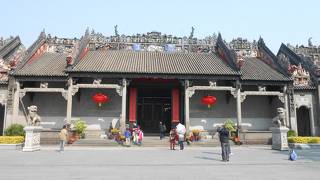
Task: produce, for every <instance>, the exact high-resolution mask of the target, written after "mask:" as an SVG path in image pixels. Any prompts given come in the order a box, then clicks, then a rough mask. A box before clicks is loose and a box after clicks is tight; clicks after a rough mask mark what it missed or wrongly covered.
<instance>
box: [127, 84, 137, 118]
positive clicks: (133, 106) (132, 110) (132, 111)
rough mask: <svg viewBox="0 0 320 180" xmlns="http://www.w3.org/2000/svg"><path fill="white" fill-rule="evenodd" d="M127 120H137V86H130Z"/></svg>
mask: <svg viewBox="0 0 320 180" xmlns="http://www.w3.org/2000/svg"><path fill="white" fill-rule="evenodd" d="M129 104H130V107H129V122H130V123H134V122H136V121H137V88H130V102H129Z"/></svg>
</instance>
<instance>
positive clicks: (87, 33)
mask: <svg viewBox="0 0 320 180" xmlns="http://www.w3.org/2000/svg"><path fill="white" fill-rule="evenodd" d="M84 35H85V36H87V35H89V27H87V29H86V32H85V33H84Z"/></svg>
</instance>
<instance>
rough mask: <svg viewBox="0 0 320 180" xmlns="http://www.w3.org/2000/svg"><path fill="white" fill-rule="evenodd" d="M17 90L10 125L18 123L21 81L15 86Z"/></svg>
mask: <svg viewBox="0 0 320 180" xmlns="http://www.w3.org/2000/svg"><path fill="white" fill-rule="evenodd" d="M15 86H16V90H15V92H14V96H13V108H12V118H11V121H10V125H11V124H13V123H15V122H17V120H18V117H19V101H20V96H19V94H20V83H19V81H17V82H16V84H15Z"/></svg>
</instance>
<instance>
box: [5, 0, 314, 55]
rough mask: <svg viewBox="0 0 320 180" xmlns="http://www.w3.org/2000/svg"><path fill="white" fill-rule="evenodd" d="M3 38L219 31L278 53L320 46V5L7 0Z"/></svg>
mask: <svg viewBox="0 0 320 180" xmlns="http://www.w3.org/2000/svg"><path fill="white" fill-rule="evenodd" d="M0 20H1V21H0V36H5V37H8V36H10V35H19V36H20V38H21V39H22V42H23V43H24V44H25V45H26V46H29V45H31V43H32V42H33V41H34V40H35V39H36V38H37V36H38V35H39V33H40V31H41V30H42V29H45V31H46V33H50V34H51V35H53V36H58V37H70V38H73V37H80V36H81V35H83V34H84V31H85V29H86V27H90V28H93V29H95V31H97V32H101V33H103V34H104V35H111V34H113V33H114V30H113V27H114V25H115V24H117V25H118V30H119V33H120V34H130V35H131V34H135V33H145V32H149V31H153V30H156V31H160V32H163V33H166V34H172V35H177V36H184V35H186V36H188V35H189V34H190V31H191V26H194V27H195V33H194V36H196V37H200V38H202V37H205V36H207V35H210V34H212V33H214V32H216V33H217V32H220V33H221V34H222V37H223V38H224V39H226V40H227V41H230V40H232V39H233V38H236V37H239V36H241V37H244V38H247V39H248V40H250V41H251V40H253V39H258V38H259V36H261V37H262V38H264V41H265V43H266V44H267V45H268V46H269V47H270V49H271V50H272V51H273V52H275V53H276V52H277V51H278V48H279V47H280V44H281V43H282V42H284V43H290V44H293V45H296V44H307V41H308V38H309V37H313V39H312V40H313V44H315V45H320V1H317V0H304V1H302V0H291V1H290V0H282V1H281V0H264V1H258V0H219V1H216V0H211V1H210V0H161V1H160V0H149V1H147V0H109V1H107V0H105V1H103V0H51V1H44V0H42V1H41V0H32V1H31V0H29V1H27V0H20V1H19V0H10V1H9V0H7V1H4V2H1V13H0Z"/></svg>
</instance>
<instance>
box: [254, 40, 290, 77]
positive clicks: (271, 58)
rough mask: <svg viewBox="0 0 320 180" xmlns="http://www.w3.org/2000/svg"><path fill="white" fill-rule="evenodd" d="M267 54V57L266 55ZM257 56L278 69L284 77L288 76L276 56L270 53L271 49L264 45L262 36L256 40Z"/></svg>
mask: <svg viewBox="0 0 320 180" xmlns="http://www.w3.org/2000/svg"><path fill="white" fill-rule="evenodd" d="M267 56H268V57H267ZM258 58H259V59H261V60H262V61H264V62H265V63H266V64H268V65H269V66H271V67H272V68H274V69H275V70H277V71H279V72H280V73H282V74H283V75H284V76H286V77H290V75H289V73H288V72H287V71H286V69H283V67H282V66H281V65H280V64H279V62H278V58H277V57H276V56H275V55H274V54H273V53H272V51H271V50H270V49H269V48H268V47H267V46H266V44H265V42H264V40H263V38H262V37H261V36H260V38H259V40H258Z"/></svg>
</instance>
